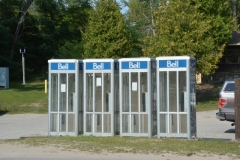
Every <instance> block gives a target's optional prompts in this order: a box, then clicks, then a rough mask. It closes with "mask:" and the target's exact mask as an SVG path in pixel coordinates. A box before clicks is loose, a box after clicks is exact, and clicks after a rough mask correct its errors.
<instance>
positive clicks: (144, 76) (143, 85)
mask: <svg viewBox="0 0 240 160" xmlns="http://www.w3.org/2000/svg"><path fill="white" fill-rule="evenodd" d="M140 84H141V87H140V102H141V103H140V111H141V112H146V107H149V105H148V104H146V103H147V102H148V101H146V98H148V96H147V93H148V83H147V73H140ZM148 110H149V109H148Z"/></svg>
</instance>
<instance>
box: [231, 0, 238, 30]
mask: <svg viewBox="0 0 240 160" xmlns="http://www.w3.org/2000/svg"><path fill="white" fill-rule="evenodd" d="M232 12H233V18H237V0H233V1H232ZM237 23H238V22H236V23H235V26H234V30H237Z"/></svg>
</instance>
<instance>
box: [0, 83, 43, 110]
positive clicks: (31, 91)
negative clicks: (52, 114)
mask: <svg viewBox="0 0 240 160" xmlns="http://www.w3.org/2000/svg"><path fill="white" fill-rule="evenodd" d="M0 97H1V98H0V99H1V101H0V114H1V113H2V114H3V113H8V114H20V113H47V112H48V94H47V93H45V85H44V81H42V82H41V81H35V82H30V83H27V85H22V83H21V82H12V83H10V85H9V89H1V90H0Z"/></svg>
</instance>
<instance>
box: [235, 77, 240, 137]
mask: <svg viewBox="0 0 240 160" xmlns="http://www.w3.org/2000/svg"><path fill="white" fill-rule="evenodd" d="M234 97H235V98H234V99H235V100H234V101H235V140H240V78H237V79H235V93H234Z"/></svg>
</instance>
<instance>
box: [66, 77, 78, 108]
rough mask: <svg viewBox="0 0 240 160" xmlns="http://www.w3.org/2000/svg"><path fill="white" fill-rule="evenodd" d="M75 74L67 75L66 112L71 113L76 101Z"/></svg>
mask: <svg viewBox="0 0 240 160" xmlns="http://www.w3.org/2000/svg"><path fill="white" fill-rule="evenodd" d="M75 95H76V93H75V74H74V73H69V74H68V112H73V110H74V109H75V108H76V104H77V102H76V101H77V99H76V97H75Z"/></svg>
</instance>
